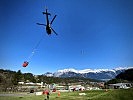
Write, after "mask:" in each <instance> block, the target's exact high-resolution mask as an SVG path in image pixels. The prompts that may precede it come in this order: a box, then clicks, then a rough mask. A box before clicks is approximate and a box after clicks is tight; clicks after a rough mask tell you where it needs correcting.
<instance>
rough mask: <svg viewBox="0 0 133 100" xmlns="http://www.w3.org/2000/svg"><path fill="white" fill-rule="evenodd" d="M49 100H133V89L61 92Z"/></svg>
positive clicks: (2, 99) (29, 98)
mask: <svg viewBox="0 0 133 100" xmlns="http://www.w3.org/2000/svg"><path fill="white" fill-rule="evenodd" d="M79 93H85V94H86V95H81V96H80V95H79ZM44 98H45V95H40V96H36V95H34V94H32V95H30V94H27V95H25V96H24V95H22V96H20V95H15V96H0V100H44ZM49 100H133V89H118V90H108V91H105V90H93V91H82V92H78V91H77V92H61V95H60V96H58V95H57V93H52V94H50V99H49Z"/></svg>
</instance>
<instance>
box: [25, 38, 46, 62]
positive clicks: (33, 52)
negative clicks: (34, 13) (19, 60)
mask: <svg viewBox="0 0 133 100" xmlns="http://www.w3.org/2000/svg"><path fill="white" fill-rule="evenodd" d="M42 39H43V38H41V39H40V40H39V41H38V42H37V44H36V46H35V47H34V48H33V50H32V52H31V54H30V55H29V57H28V59H27V61H28V62H30V60H31V58H32V57H33V56H34V54H35V52H36V50H37V48H38V47H39V45H40V43H41V41H42Z"/></svg>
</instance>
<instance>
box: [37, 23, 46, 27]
mask: <svg viewBox="0 0 133 100" xmlns="http://www.w3.org/2000/svg"><path fill="white" fill-rule="evenodd" d="M36 24H37V25H43V26H46V25H45V24H40V23H36Z"/></svg>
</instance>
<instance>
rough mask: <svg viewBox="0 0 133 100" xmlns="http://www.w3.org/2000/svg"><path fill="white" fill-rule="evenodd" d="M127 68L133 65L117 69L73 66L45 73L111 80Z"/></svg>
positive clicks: (54, 75) (56, 75)
mask: <svg viewBox="0 0 133 100" xmlns="http://www.w3.org/2000/svg"><path fill="white" fill-rule="evenodd" d="M127 69H133V67H118V68H115V69H84V70H76V69H73V68H70V69H63V70H58V71H57V72H54V73H51V72H47V73H45V74H44V75H46V76H49V77H51V76H53V77H64V78H65V77H84V78H90V79H96V80H104V81H107V80H110V79H113V78H115V77H116V76H117V75H118V74H120V73H121V72H124V71H125V70H127Z"/></svg>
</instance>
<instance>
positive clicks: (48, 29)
mask: <svg viewBox="0 0 133 100" xmlns="http://www.w3.org/2000/svg"><path fill="white" fill-rule="evenodd" d="M42 13H43V15H44V14H46V21H47V24H41V23H36V24H37V25H43V26H46V32H47V34H48V35H50V34H51V33H52V32H53V33H55V34H56V35H58V34H57V33H56V32H55V30H54V29H53V28H52V27H51V25H52V23H53V21H54V20H55V18H56V16H57V15H55V16H54V17H53V19H52V20H51V22H49V18H48V16H49V15H50V16H51V14H50V13H48V10H47V9H46V12H42Z"/></svg>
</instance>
